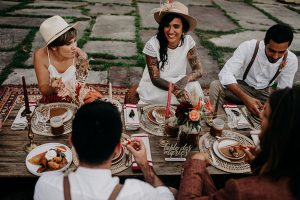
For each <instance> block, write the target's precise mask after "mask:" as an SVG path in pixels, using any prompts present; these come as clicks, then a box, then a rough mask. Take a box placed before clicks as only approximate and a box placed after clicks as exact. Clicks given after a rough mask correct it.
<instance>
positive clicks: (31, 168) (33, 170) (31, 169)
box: [25, 143, 72, 176]
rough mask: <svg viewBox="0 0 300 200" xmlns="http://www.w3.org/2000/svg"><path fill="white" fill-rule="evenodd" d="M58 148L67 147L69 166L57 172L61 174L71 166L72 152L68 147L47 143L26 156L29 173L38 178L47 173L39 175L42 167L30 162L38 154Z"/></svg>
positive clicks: (66, 153)
mask: <svg viewBox="0 0 300 200" xmlns="http://www.w3.org/2000/svg"><path fill="white" fill-rule="evenodd" d="M56 146H64V147H66V149H67V150H66V152H64V153H65V155H66V159H67V161H68V164H66V166H64V167H63V168H61V169H59V170H56V171H57V172H60V171H65V170H66V169H67V168H68V167H69V166H70V164H71V163H72V151H71V150H70V148H69V147H67V146H66V145H64V144H60V143H46V144H42V145H40V146H38V147H36V148H35V149H33V150H32V151H30V152H29V154H28V155H27V156H26V161H25V163H26V167H27V169H28V171H29V172H30V173H32V174H34V175H36V176H41V175H42V174H43V173H45V172H42V173H38V172H37V170H38V169H39V168H40V167H41V166H40V165H34V164H32V163H30V162H29V161H28V160H29V159H30V158H32V157H33V156H35V155H37V154H40V153H43V152H45V151H48V150H49V149H51V148H54V147H56ZM46 172H49V171H46Z"/></svg>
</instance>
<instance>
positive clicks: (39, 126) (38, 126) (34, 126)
mask: <svg viewBox="0 0 300 200" xmlns="http://www.w3.org/2000/svg"><path fill="white" fill-rule="evenodd" d="M45 106H47V107H50V108H57V107H59V108H66V109H68V110H70V111H71V112H72V115H73V116H72V117H70V119H69V120H68V121H66V122H64V129H65V131H64V133H63V135H64V134H68V133H70V132H71V131H72V119H73V117H74V114H75V111H76V105H75V104H71V103H62V102H59V103H49V104H46V105H45ZM68 112H69V111H68ZM44 128H45V129H46V131H45V132H43V129H44ZM31 130H32V132H33V133H35V134H38V135H44V136H55V135H53V134H52V133H51V127H50V124H49V123H47V125H46V126H45V127H44V126H43V123H41V122H39V121H38V119H37V115H36V112H34V113H33V116H32V118H31Z"/></svg>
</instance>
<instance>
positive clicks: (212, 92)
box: [209, 80, 271, 105]
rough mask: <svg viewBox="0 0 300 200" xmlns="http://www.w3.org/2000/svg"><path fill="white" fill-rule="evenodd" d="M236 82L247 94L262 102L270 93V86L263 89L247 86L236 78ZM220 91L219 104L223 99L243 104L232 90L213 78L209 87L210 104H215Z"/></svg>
mask: <svg viewBox="0 0 300 200" xmlns="http://www.w3.org/2000/svg"><path fill="white" fill-rule="evenodd" d="M238 84H239V86H240V88H241V89H242V90H243V91H244V92H245V93H247V94H248V95H249V96H251V97H253V98H256V99H258V100H260V102H261V103H262V104H264V103H265V102H266V100H267V99H268V98H269V95H270V90H271V89H270V87H266V88H265V89H255V88H253V87H251V86H249V85H248V84H247V83H246V82H244V81H241V80H238ZM219 92H220V104H221V105H222V104H223V103H224V100H226V101H229V102H233V103H235V104H238V105H241V104H244V103H243V102H242V100H241V99H240V98H239V97H237V96H235V95H234V94H233V93H232V92H230V91H229V90H227V89H226V88H224V87H223V86H222V84H221V82H220V81H219V80H214V81H213V82H211V84H210V87H209V99H210V102H211V103H212V105H214V104H215V102H216V100H217V98H218V94H219Z"/></svg>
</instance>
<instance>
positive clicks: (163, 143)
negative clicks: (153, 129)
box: [155, 112, 169, 147]
mask: <svg viewBox="0 0 300 200" xmlns="http://www.w3.org/2000/svg"><path fill="white" fill-rule="evenodd" d="M155 119H156V122H157V123H158V126H159V130H160V131H161V132H162V133H163V138H161V139H160V140H159V145H160V146H162V147H164V146H166V145H167V144H168V143H169V141H168V139H167V136H166V133H165V123H166V121H165V116H164V115H162V114H160V113H158V112H157V113H155Z"/></svg>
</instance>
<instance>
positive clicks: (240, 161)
mask: <svg viewBox="0 0 300 200" xmlns="http://www.w3.org/2000/svg"><path fill="white" fill-rule="evenodd" d="M213 151H214V153H215V154H216V155H217V156H218V157H219V158H220V159H221V160H223V161H225V162H229V163H242V162H244V160H243V159H242V160H237V161H232V160H230V159H228V158H226V157H224V156H223V155H222V154H221V153H220V151H219V141H218V140H216V141H215V142H214V144H213Z"/></svg>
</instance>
